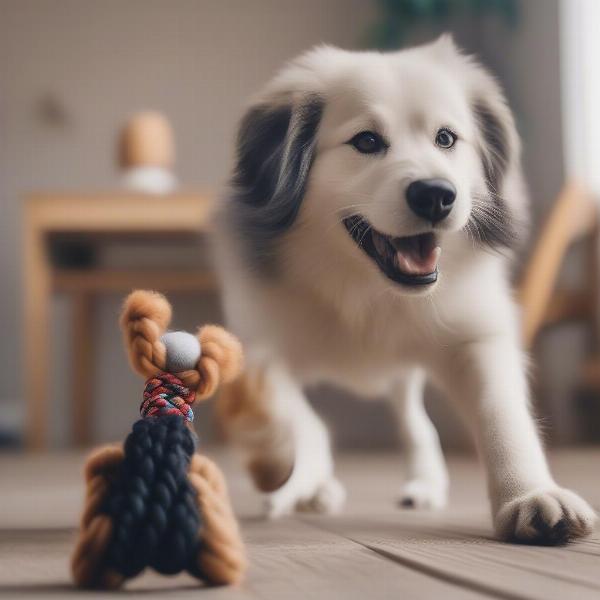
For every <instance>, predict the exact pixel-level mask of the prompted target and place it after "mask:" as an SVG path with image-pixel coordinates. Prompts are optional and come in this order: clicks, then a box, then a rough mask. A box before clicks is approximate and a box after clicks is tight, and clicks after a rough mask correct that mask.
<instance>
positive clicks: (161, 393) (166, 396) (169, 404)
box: [140, 372, 196, 422]
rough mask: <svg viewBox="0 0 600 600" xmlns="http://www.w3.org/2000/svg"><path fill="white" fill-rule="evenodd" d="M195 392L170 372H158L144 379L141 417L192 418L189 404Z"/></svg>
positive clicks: (191, 419)
mask: <svg viewBox="0 0 600 600" xmlns="http://www.w3.org/2000/svg"><path fill="white" fill-rule="evenodd" d="M195 399H196V392H195V391H194V390H191V389H190V388H188V387H186V386H185V385H183V382H182V381H181V379H179V378H178V377H176V376H175V375H173V374H171V373H165V372H163V373H159V374H158V375H156V376H155V377H151V378H150V379H148V380H147V381H146V387H145V388H144V399H143V401H142V404H141V406H140V414H141V416H142V417H162V416H166V415H179V416H183V417H184V418H185V419H186V420H187V421H190V422H191V421H193V420H194V412H193V411H192V408H191V406H190V405H191V404H193V403H194V400H195Z"/></svg>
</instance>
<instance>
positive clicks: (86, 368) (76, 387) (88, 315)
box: [71, 292, 94, 446]
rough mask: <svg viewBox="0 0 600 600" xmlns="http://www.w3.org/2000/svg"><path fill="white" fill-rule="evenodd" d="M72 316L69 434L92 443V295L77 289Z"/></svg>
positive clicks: (81, 442)
mask: <svg viewBox="0 0 600 600" xmlns="http://www.w3.org/2000/svg"><path fill="white" fill-rule="evenodd" d="M72 298H73V308H72V310H73V319H72V334H71V336H72V344H73V346H72V356H73V361H72V368H73V371H72V374H71V381H72V396H71V401H72V415H73V422H72V435H73V441H74V443H75V444H76V445H77V446H87V445H89V444H90V442H91V434H92V417H93V401H94V398H93V393H94V388H93V381H92V377H93V367H92V365H93V343H92V342H93V340H92V329H93V327H92V318H93V298H92V296H91V294H88V293H86V292H76V293H75V294H73V296H72Z"/></svg>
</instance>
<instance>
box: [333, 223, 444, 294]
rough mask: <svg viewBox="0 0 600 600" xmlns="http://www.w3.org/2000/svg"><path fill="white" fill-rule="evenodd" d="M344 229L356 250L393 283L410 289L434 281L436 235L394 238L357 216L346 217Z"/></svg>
mask: <svg viewBox="0 0 600 600" xmlns="http://www.w3.org/2000/svg"><path fill="white" fill-rule="evenodd" d="M344 225H345V227H346V229H347V230H348V233H349V234H350V235H351V236H352V239H353V240H354V241H355V242H356V244H357V245H358V247H359V248H361V249H362V250H363V251H364V252H365V253H366V254H367V255H368V256H369V257H370V258H371V259H372V260H373V261H374V262H375V263H376V264H377V266H378V267H379V269H380V270H381V271H382V273H383V274H384V275H386V277H388V278H389V279H391V280H392V281H395V282H396V283H402V284H404V285H411V286H416V285H429V284H432V283H435V282H436V281H437V278H438V260H439V258H440V254H441V252H442V249H441V248H440V247H439V246H438V245H437V243H436V238H435V234H433V233H431V232H428V233H420V234H418V235H411V236H407V237H393V236H390V235H386V234H385V233H381V232H379V231H377V230H376V229H375V228H374V227H373V226H372V225H371V224H370V223H369V222H368V221H367V220H366V219H365V218H363V217H361V216H360V215H353V216H351V217H346V218H345V219H344Z"/></svg>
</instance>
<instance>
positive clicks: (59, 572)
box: [0, 451, 600, 600]
mask: <svg viewBox="0 0 600 600" xmlns="http://www.w3.org/2000/svg"><path fill="white" fill-rule="evenodd" d="M216 458H217V460H218V461H219V463H220V464H221V465H223V467H224V469H225V471H226V473H227V474H228V478H229V481H230V489H231V492H232V495H233V497H234V504H235V506H236V510H237V512H238V514H239V515H240V517H241V523H242V528H243V532H244V537H245V539H246V543H247V546H248V551H249V556H250V562H251V569H250V572H249V575H248V579H247V581H246V582H245V583H244V585H243V586H242V587H241V588H237V589H234V588H220V589H203V590H201V593H202V598H204V599H206V600H236V599H239V600H249V599H269V600H271V599H277V600H279V599H285V600H287V599H290V600H294V599H296V598H302V599H305V598H318V599H321V598H323V599H327V600H329V599H331V600H337V599H338V598H339V599H340V600H341V599H342V598H343V599H344V600H346V599H348V600H353V599H354V598H356V599H361V600H362V599H366V598H367V599H369V600H370V599H373V600H379V599H388V598H394V599H396V598H402V599H403V600H404V599H408V600H410V599H413V598H414V599H416V600H420V599H428V598H434V599H438V598H444V599H446V598H448V599H450V600H452V599H454V598H456V599H463V598H464V599H465V600H475V599H482V598H510V599H521V598H523V599H528V600H538V599H542V598H543V599H544V600H545V599H553V598H559V597H560V599H561V600H564V598H583V599H584V600H585V599H587V598H598V597H600V537H599V536H598V535H597V534H596V535H595V536H594V537H592V538H590V539H588V540H586V541H583V542H580V543H577V544H573V545H570V546H568V547H566V548H536V547H530V546H513V545H508V544H501V543H499V542H496V541H495V540H494V539H493V534H492V529H491V524H490V519H489V515H488V513H487V501H486V498H485V488H484V484H483V476H482V473H481V470H480V469H479V467H478V466H477V465H476V464H475V463H474V462H473V461H472V460H470V459H466V458H454V459H453V460H452V461H451V465H450V470H451V477H452V489H451V505H450V508H449V509H448V510H445V511H442V512H439V513H426V512H419V511H401V510H399V509H398V508H397V507H396V506H395V505H394V502H393V499H394V494H395V492H396V490H397V487H398V486H399V483H400V481H401V468H400V462H399V459H398V457H397V456H395V455H393V454H386V455H381V454H364V453H363V454H355V455H344V456H342V457H341V458H340V461H339V474H340V477H341V479H342V480H343V481H344V483H345V484H346V485H347V487H348V490H349V500H350V501H349V504H348V507H347V510H346V511H345V512H344V514H342V515H339V516H335V517H323V516H307V515H298V516H295V517H289V518H285V519H281V520H278V521H264V520H262V519H260V518H259V514H260V501H261V499H260V497H259V496H258V495H257V494H256V493H254V492H253V491H252V489H251V488H250V485H249V483H248V481H247V479H246V478H245V477H244V476H242V474H241V472H240V469H239V466H238V465H237V463H236V462H235V461H234V460H233V459H232V457H231V455H230V454H229V453H221V452H217V454H216ZM599 459H600V452H598V451H576V452H567V453H561V454H559V455H557V456H556V457H555V458H554V460H553V462H554V464H555V470H556V471H557V473H558V478H559V479H560V480H561V481H562V482H564V483H565V484H568V485H572V486H574V487H576V488H577V489H579V490H580V491H581V492H582V493H583V494H584V495H585V496H586V497H588V498H589V499H591V500H592V502H593V503H594V504H595V505H596V506H599V505H600V486H599V485H598V482H597V481H596V478H595V466H596V465H597V464H598V463H599V462H600V461H599ZM82 464H83V455H81V454H72V453H68V454H59V455H46V456H39V457H37V456H31V455H30V456H27V455H12V456H11V455H6V454H0V480H1V481H2V482H3V485H2V493H1V495H0V595H1V596H5V597H13V596H15V595H17V594H19V595H23V594H25V595H27V596H31V597H40V596H46V595H51V596H52V595H54V596H60V597H64V596H65V595H67V594H68V595H69V597H79V596H82V597H83V596H88V595H89V594H83V593H80V592H77V591H74V590H73V589H72V588H71V586H70V583H69V573H68V556H69V554H70V551H71V547H72V543H73V539H74V537H75V529H74V526H75V524H76V521H77V518H78V514H79V511H80V508H81V500H82V480H81V477H80V473H81V465H82ZM127 589H128V592H129V594H128V595H132V596H135V597H137V596H138V595H142V594H144V595H148V594H149V593H150V594H151V595H152V594H153V593H154V594H157V595H159V596H167V597H169V598H171V597H173V598H179V597H181V598H187V597H190V596H191V595H192V594H194V595H195V596H196V597H197V594H198V593H199V589H198V586H197V584H196V583H195V582H194V581H193V580H192V579H191V578H189V577H187V576H185V575H182V576H178V577H175V578H165V577H160V576H158V575H156V574H152V573H146V574H144V575H143V576H142V577H140V578H138V579H136V580H134V581H133V582H131V583H130V584H129V585H128V588H127ZM91 595H95V594H91Z"/></svg>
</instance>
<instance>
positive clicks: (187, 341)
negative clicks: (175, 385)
mask: <svg viewBox="0 0 600 600" xmlns="http://www.w3.org/2000/svg"><path fill="white" fill-rule="evenodd" d="M160 339H161V341H162V342H163V344H164V345H165V347H166V349H167V371H169V373H180V372H181V371H188V370H189V369H194V368H195V367H196V363H197V362H198V359H199V358H200V355H201V348H200V342H199V341H198V338H197V337H196V336H194V335H192V334H191V333H188V332H187V331H169V332H167V333H165V334H164V335H163V336H162V337H161V338H160Z"/></svg>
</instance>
